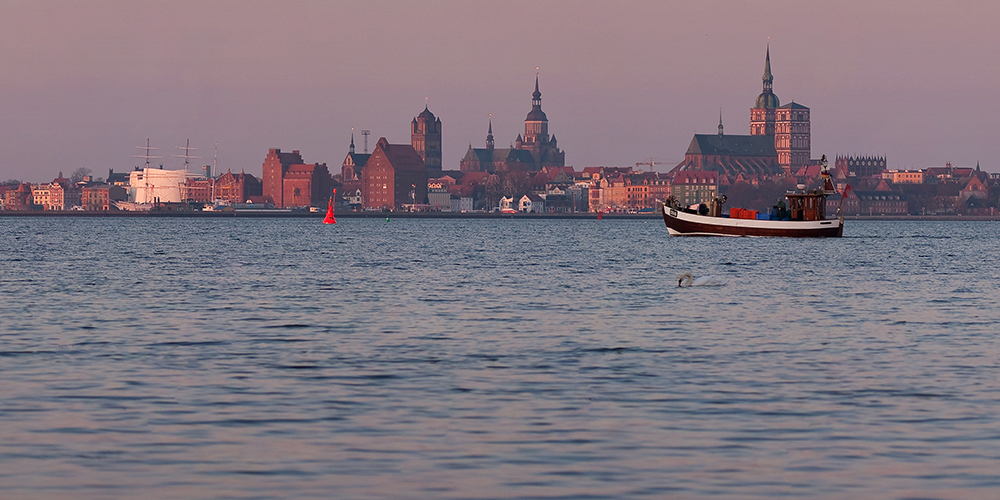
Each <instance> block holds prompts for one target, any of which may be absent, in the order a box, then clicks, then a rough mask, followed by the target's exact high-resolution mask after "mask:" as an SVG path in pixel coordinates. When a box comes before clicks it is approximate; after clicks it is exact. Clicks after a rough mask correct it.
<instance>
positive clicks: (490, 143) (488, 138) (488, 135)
mask: <svg viewBox="0 0 1000 500" xmlns="http://www.w3.org/2000/svg"><path fill="white" fill-rule="evenodd" d="M486 149H489V150H492V149H493V114H492V113H491V114H490V129H489V131H488V132H486Z"/></svg>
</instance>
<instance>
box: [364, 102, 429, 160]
mask: <svg viewBox="0 0 1000 500" xmlns="http://www.w3.org/2000/svg"><path fill="white" fill-rule="evenodd" d="M351 142H352V143H353V142H354V140H353V138H352V139H351ZM410 144H411V145H412V146H413V149H414V150H415V151H416V152H417V154H418V155H420V158H421V159H422V160H423V161H424V166H425V167H426V168H427V176H428V177H439V176H441V168H442V167H441V119H440V118H436V117H435V116H434V113H431V112H430V110H429V109H427V106H424V110H423V111H421V112H420V114H419V115H417V116H416V117H414V118H413V121H412V122H410Z"/></svg>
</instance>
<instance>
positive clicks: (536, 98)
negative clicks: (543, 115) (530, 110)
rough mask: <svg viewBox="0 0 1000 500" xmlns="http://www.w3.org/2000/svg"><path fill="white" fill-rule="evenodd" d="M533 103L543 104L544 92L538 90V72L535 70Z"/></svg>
mask: <svg viewBox="0 0 1000 500" xmlns="http://www.w3.org/2000/svg"><path fill="white" fill-rule="evenodd" d="M531 105H532V106H541V105H542V93H541V92H539V91H538V73H537V72H535V91H534V92H532V94H531Z"/></svg>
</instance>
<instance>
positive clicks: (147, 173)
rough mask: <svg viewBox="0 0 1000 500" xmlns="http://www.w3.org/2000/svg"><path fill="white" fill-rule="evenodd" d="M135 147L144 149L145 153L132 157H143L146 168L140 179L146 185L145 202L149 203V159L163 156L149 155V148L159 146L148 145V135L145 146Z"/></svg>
mask: <svg viewBox="0 0 1000 500" xmlns="http://www.w3.org/2000/svg"><path fill="white" fill-rule="evenodd" d="M136 149H145V150H146V154H144V155H132V157H133V158H143V159H145V160H146V170H144V171H143V172H142V179H143V181H145V183H146V186H145V187H146V203H149V189H150V188H149V160H151V159H157V158H163V157H162V156H151V155H150V154H149V150H151V149H159V148H155V147H151V146H150V145H149V137H147V138H146V145H145V146H136Z"/></svg>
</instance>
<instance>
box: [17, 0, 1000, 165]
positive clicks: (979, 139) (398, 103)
mask: <svg viewBox="0 0 1000 500" xmlns="http://www.w3.org/2000/svg"><path fill="white" fill-rule="evenodd" d="M998 20H1000V2H938V1H918V0H914V1H900V2H880V1H870V0H867V1H843V2H841V1H835V2H822V3H820V2H802V1H711V0H709V1H698V2H690V1H662V0H660V1H607V2H605V1H566V2H560V1H552V2H548V1H531V2H527V1H524V2H522V1H504V2H480V1H464V0H463V1H437V0H422V1H419V2H413V1H378V0H365V1H351V2H339V1H307V0H281V1H253V0H249V1H248V0H240V1H211V0H200V1H183V0H177V1H136V0H128V1H101V0H92V1H87V2H77V1H46V0H30V1H11V0H0V68H3V71H0V180H6V179H20V180H24V181H29V182H45V181H49V180H51V179H52V178H54V177H55V176H56V175H58V173H59V172H60V171H62V172H63V173H64V174H65V175H69V173H70V172H72V171H73V170H75V169H77V168H80V167H85V168H88V169H90V170H92V171H93V172H94V174H95V175H96V176H100V177H103V176H106V175H107V171H108V169H114V170H115V171H118V172H122V171H127V170H131V169H132V168H133V167H134V166H136V165H139V164H140V163H141V162H142V161H143V160H141V159H137V158H133V156H132V155H135V154H143V152H142V151H141V150H139V149H137V148H136V146H140V145H144V144H145V143H146V140H147V138H148V139H149V140H150V142H151V144H152V145H153V146H156V147H158V148H159V149H158V150H156V151H154V152H153V154H158V155H162V156H164V158H163V159H162V160H153V161H154V164H155V163H162V164H163V165H164V168H168V169H177V168H182V167H183V160H182V159H180V158H176V157H173V156H172V155H179V154H183V151H182V150H180V149H177V147H178V146H183V145H184V144H185V141H187V140H190V142H191V145H192V147H197V148H199V149H197V150H195V151H192V152H191V154H192V155H197V156H201V159H195V160H192V161H193V162H194V164H195V165H201V164H209V163H212V162H213V161H217V172H225V171H226V170H232V171H234V172H238V171H246V172H248V173H251V174H254V175H258V176H259V175H260V173H261V165H262V163H263V161H264V157H265V155H266V154H267V151H268V149H270V148H280V149H282V150H285V151H287V150H293V149H297V150H300V151H301V153H302V156H303V158H304V159H305V161H306V162H308V163H314V162H318V163H326V164H327V165H328V166H329V168H330V170H331V172H333V173H339V172H340V164H341V163H342V162H343V160H344V157H345V155H346V154H347V151H348V146H349V144H350V140H351V131H352V128H353V129H354V130H355V134H356V144H357V149H358V151H359V152H360V151H361V150H362V149H363V148H364V146H363V143H362V140H361V139H362V138H361V136H360V130H362V129H369V130H371V134H372V135H371V138H370V139H369V149H372V148H374V144H375V141H376V140H377V139H378V138H379V137H382V136H384V137H386V138H387V139H388V140H389V142H391V143H409V141H410V137H409V124H410V120H411V119H412V118H413V117H415V116H416V115H417V114H418V113H420V112H421V111H422V110H423V108H424V106H425V104H426V105H427V106H428V107H429V109H430V110H431V111H432V112H433V113H434V114H435V115H437V116H438V117H439V118H440V119H441V121H442V125H443V162H444V168H445V169H446V170H448V169H453V170H457V169H458V168H459V161H460V160H461V158H462V157H463V156H464V155H465V152H466V151H467V149H468V147H469V145H470V144H472V145H473V146H474V147H485V140H486V129H487V125H488V123H489V120H490V119H491V118H490V115H491V114H492V121H493V132H494V135H495V137H496V144H497V147H507V146H509V145H510V144H511V143H512V142H513V141H514V139H515V138H516V136H517V134H518V133H523V131H524V117H525V115H527V113H528V111H530V109H531V92H532V91H533V90H534V81H535V75H536V68H538V69H537V74H538V78H539V82H540V87H541V92H542V109H543V110H544V111H545V112H546V114H547V115H548V118H549V132H550V133H552V134H555V135H556V137H557V138H558V140H559V146H560V148H562V149H563V150H564V151H565V152H566V164H567V165H572V166H574V167H576V168H577V169H578V170H580V169H582V168H584V167H589V166H601V165H608V166H629V165H631V166H634V165H635V164H636V163H641V162H648V161H651V160H652V161H653V162H654V163H655V164H656V167H655V169H656V170H660V171H666V170H668V169H669V168H671V167H673V166H674V165H676V164H677V163H678V162H679V161H680V160H682V159H683V157H684V151H685V150H686V149H687V146H688V144H689V143H690V142H691V138H692V135H693V134H695V133H715V132H716V130H717V126H718V121H719V113H720V111H721V113H722V116H723V121H724V125H725V131H726V133H730V134H748V133H749V116H750V108H751V107H752V106H753V104H754V101H755V99H756V96H757V94H759V93H760V91H761V75H762V73H763V65H764V54H765V50H766V49H767V47H768V46H769V47H770V52H771V68H772V73H773V74H774V92H775V94H776V95H777V96H778V97H779V99H780V100H781V103H782V104H785V103H788V102H791V101H792V100H794V101H795V102H797V103H800V104H803V105H805V106H808V107H810V108H811V118H812V156H813V157H814V158H818V157H819V156H820V155H821V154H826V155H827V156H829V157H834V156H836V155H878V156H885V157H886V158H887V163H888V166H889V168H901V169H916V168H926V167H928V166H937V165H944V164H945V162H951V163H952V164H953V165H961V166H974V165H976V163H977V162H979V163H980V164H981V166H982V168H983V169H984V170H988V171H992V172H997V171H1000V141H998V140H997V136H998V133H1000V93H998V92H997V91H998V85H997V82H998V81H1000V49H998V47H1000V30H998V29H997V28H996V24H997V22H998ZM216 144H217V145H218V146H217V151H218V156H217V160H215V159H214V158H213V157H214V156H215V147H216V146H215V145H216ZM644 168H648V167H644ZM193 170H194V169H193ZM198 170H200V168H198Z"/></svg>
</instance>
